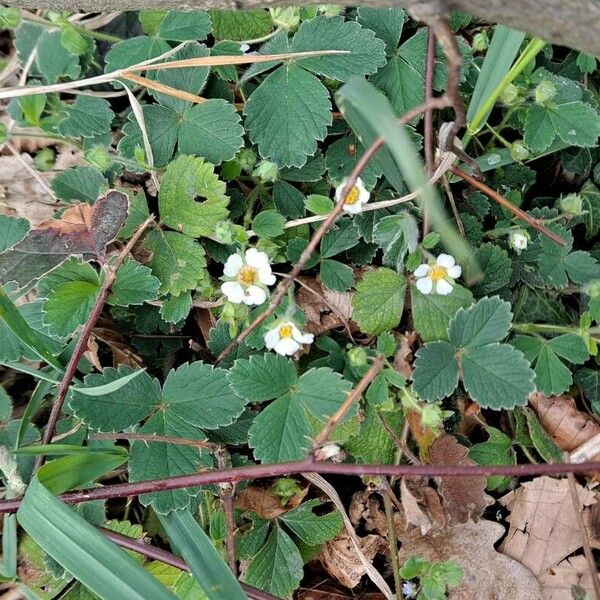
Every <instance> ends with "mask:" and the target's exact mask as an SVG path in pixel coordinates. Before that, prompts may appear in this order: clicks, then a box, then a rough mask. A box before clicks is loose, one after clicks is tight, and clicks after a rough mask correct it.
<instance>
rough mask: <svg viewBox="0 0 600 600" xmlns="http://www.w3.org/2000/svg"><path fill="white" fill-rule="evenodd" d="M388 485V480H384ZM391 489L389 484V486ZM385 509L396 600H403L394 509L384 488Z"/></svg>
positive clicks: (382, 495) (381, 492)
mask: <svg viewBox="0 0 600 600" xmlns="http://www.w3.org/2000/svg"><path fill="white" fill-rule="evenodd" d="M382 481H385V483H388V482H387V480H386V479H382ZM388 487H389V484H388ZM380 494H381V498H382V499H383V507H384V509H385V519H386V522H387V529H388V544H389V546H390V563H391V565H392V574H393V576H394V587H395V588H396V590H395V591H396V598H402V579H400V563H399V561H398V538H397V537H396V527H395V523H394V507H393V506H392V500H391V498H390V496H389V492H388V490H387V489H386V488H385V487H384V489H383V490H381V491H380Z"/></svg>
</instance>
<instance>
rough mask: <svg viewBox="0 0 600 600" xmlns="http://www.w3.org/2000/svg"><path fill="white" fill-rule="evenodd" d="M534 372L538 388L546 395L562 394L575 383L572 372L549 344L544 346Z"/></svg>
mask: <svg viewBox="0 0 600 600" xmlns="http://www.w3.org/2000/svg"><path fill="white" fill-rule="evenodd" d="M534 370H535V375H536V377H535V384H536V387H537V389H538V390H540V391H542V392H544V393H545V394H549V395H552V394H561V393H562V392H564V391H565V390H568V389H569V387H571V384H572V383H573V378H572V376H571V371H570V370H569V369H568V368H567V367H566V366H565V365H564V364H563V363H562V362H561V361H560V360H559V358H558V356H556V353H555V352H554V351H553V350H552V349H551V348H550V347H549V346H548V345H547V344H542V347H541V349H540V353H539V355H538V357H537V360H536V362H535V369H534Z"/></svg>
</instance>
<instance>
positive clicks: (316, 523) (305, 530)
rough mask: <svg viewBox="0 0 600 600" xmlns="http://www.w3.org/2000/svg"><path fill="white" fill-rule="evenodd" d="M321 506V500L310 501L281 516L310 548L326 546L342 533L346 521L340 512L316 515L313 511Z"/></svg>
mask: <svg viewBox="0 0 600 600" xmlns="http://www.w3.org/2000/svg"><path fill="white" fill-rule="evenodd" d="M320 506H323V502H321V501H320V500H309V501H308V502H304V503H303V504H301V505H300V506H298V507H297V508H294V509H293V510H291V511H289V512H287V513H284V514H283V515H281V521H283V522H284V523H285V524H286V525H287V526H288V527H289V528H290V529H291V530H292V531H293V532H294V534H295V535H297V536H298V537H299V538H300V539H301V540H302V541H303V542H304V543H306V544H308V545H309V546H316V545H317V544H324V543H325V542H327V541H329V540H331V539H333V538H334V537H335V536H336V535H337V534H338V533H339V532H340V530H341V529H342V527H343V526H344V521H343V519H342V515H341V514H340V513H339V512H330V513H327V514H324V515H323V514H321V515H316V514H315V513H314V512H313V509H315V508H319V507H320Z"/></svg>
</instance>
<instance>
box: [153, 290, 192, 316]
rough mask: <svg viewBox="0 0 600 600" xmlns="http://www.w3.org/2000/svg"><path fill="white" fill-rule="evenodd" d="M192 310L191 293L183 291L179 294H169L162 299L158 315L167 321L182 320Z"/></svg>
mask: <svg viewBox="0 0 600 600" xmlns="http://www.w3.org/2000/svg"><path fill="white" fill-rule="evenodd" d="M191 310H192V294H191V293H190V292H184V293H182V294H179V296H169V297H168V298H165V299H164V300H163V303H162V306H161V307H160V316H161V318H162V319H163V320H164V321H166V322H167V323H173V324H176V323H179V322H180V321H183V319H185V318H186V317H187V316H188V315H189V314H190V311H191Z"/></svg>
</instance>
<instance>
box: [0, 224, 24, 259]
mask: <svg viewBox="0 0 600 600" xmlns="http://www.w3.org/2000/svg"><path fill="white" fill-rule="evenodd" d="M28 231H29V221H28V220H27V219H21V218H19V217H9V216H8V215H0V252H4V251H5V250H8V248H10V247H11V246H14V245H15V244H17V243H18V242H20V241H21V240H22V239H23V238H24V237H25V236H26V235H27V232H28Z"/></svg>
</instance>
